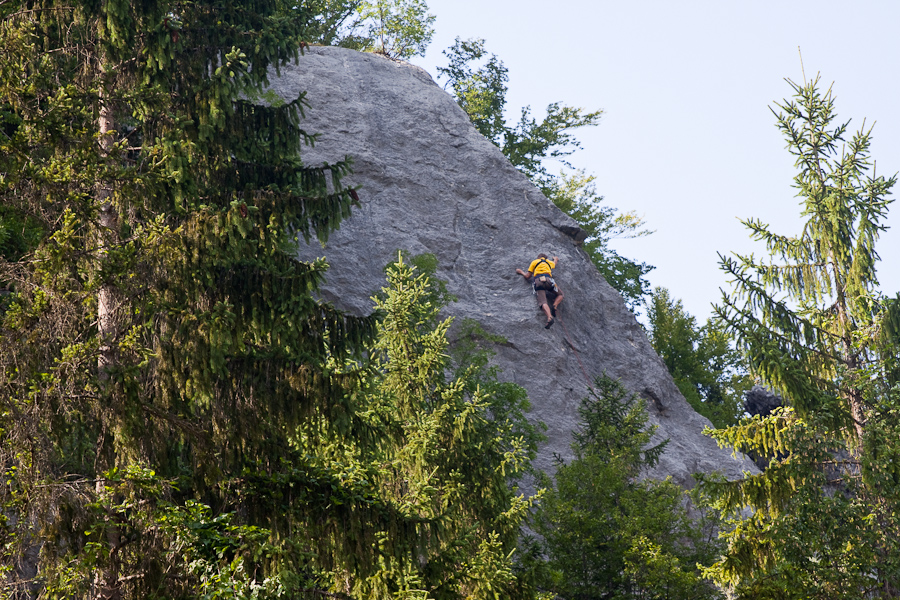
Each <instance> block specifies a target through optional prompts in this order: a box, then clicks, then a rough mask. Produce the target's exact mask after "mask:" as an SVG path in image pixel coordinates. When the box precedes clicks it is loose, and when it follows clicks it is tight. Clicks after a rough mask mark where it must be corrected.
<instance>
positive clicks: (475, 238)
mask: <svg viewBox="0 0 900 600" xmlns="http://www.w3.org/2000/svg"><path fill="white" fill-rule="evenodd" d="M271 90H272V91H274V92H275V93H277V94H278V95H280V96H281V97H282V98H284V99H286V100H293V99H294V98H296V97H297V95H298V94H299V93H300V92H303V91H305V92H307V94H308V95H307V100H308V103H309V107H308V108H307V110H306V116H307V118H306V120H305V121H304V123H303V128H304V129H305V130H306V131H309V132H316V133H318V134H319V138H318V140H317V142H316V143H315V146H314V147H312V148H309V149H307V150H305V152H304V161H305V162H307V163H308V164H317V163H322V162H335V161H337V160H340V159H342V158H344V157H345V156H347V155H349V156H352V157H353V160H354V172H353V174H352V175H350V176H348V177H347V178H346V179H345V182H346V183H347V184H348V185H354V186H361V187H360V190H359V196H360V207H359V208H356V209H355V210H354V212H353V215H352V216H351V217H350V218H349V219H347V220H346V221H344V223H343V224H342V225H341V228H340V230H339V231H337V232H335V233H334V234H332V235H331V236H330V237H329V239H328V242H327V244H325V245H321V244H318V243H312V244H310V245H308V246H305V247H303V248H301V249H300V255H301V258H303V259H306V260H308V259H312V258H315V257H318V256H325V257H326V258H327V260H328V262H329V264H330V269H329V271H328V275H327V283H326V284H325V286H324V288H323V289H322V292H321V293H322V296H323V297H324V299H326V300H328V301H330V302H332V303H333V304H334V305H335V306H337V307H338V308H341V309H343V310H345V311H349V312H351V313H354V314H359V315H362V314H368V313H370V312H371V310H372V300H371V296H372V295H373V293H375V292H376V291H377V290H379V289H380V288H381V287H382V286H383V285H384V273H383V268H384V266H385V265H386V264H387V263H389V262H390V261H392V260H394V259H396V257H397V251H398V249H402V250H406V251H409V252H410V253H412V254H420V253H431V254H434V255H435V256H436V257H437V259H438V261H439V267H438V273H437V275H438V276H439V277H441V278H442V279H445V280H446V281H447V282H448V288H449V291H450V292H452V293H453V294H455V295H456V296H457V297H458V298H459V300H458V302H455V303H452V304H451V305H450V306H448V307H447V309H446V313H447V314H448V315H452V316H454V317H457V318H472V319H475V320H477V321H478V322H479V323H480V324H481V325H482V326H483V327H484V328H485V329H486V330H487V331H488V332H490V333H492V334H498V335H500V336H503V338H505V340H506V342H504V343H500V344H497V345H496V347H495V350H496V352H497V355H496V357H495V361H496V364H497V365H498V366H499V367H500V368H501V369H502V377H503V378H504V379H506V380H509V381H513V382H515V383H517V384H519V385H521V386H523V387H524V388H525V389H526V390H528V394H529V397H530V399H531V404H532V409H531V412H530V414H529V417H530V418H532V419H534V420H538V421H543V422H544V423H546V425H547V432H546V433H547V436H548V441H547V442H546V444H545V445H544V446H543V447H542V449H541V451H540V455H539V457H538V459H537V466H538V467H539V468H541V469H543V470H545V471H548V472H550V471H552V469H553V465H554V455H559V456H562V457H563V458H567V457H571V456H572V451H571V448H570V444H571V440H572V437H571V433H572V431H573V429H574V428H575V427H576V426H577V423H578V414H577V408H578V406H579V403H580V401H581V399H582V398H583V397H584V396H585V395H586V392H587V387H588V384H589V382H590V380H591V379H592V378H593V377H594V376H597V375H601V374H603V373H606V374H607V375H610V376H612V377H614V378H617V379H619V380H621V381H622V383H623V384H624V385H625V387H626V388H628V389H629V390H631V391H632V392H634V393H635V394H638V395H639V396H641V397H643V398H645V399H646V401H647V405H648V407H649V412H650V418H651V422H652V423H653V424H655V425H658V426H659V428H658V430H657V434H656V437H657V439H663V438H668V439H669V440H670V441H669V444H668V446H667V448H666V451H665V453H664V455H663V457H662V460H661V461H660V463H659V465H658V466H657V467H656V469H655V470H654V471H653V472H652V473H651V476H653V477H658V478H662V477H666V476H671V477H672V478H673V479H674V480H675V481H676V482H677V483H679V484H681V485H683V486H685V487H690V486H691V485H692V482H693V480H692V478H691V475H692V474H693V473H695V472H698V471H699V472H705V473H709V472H713V471H719V472H721V473H723V474H724V475H725V476H726V477H728V478H731V479H733V478H737V477H739V476H740V475H741V473H742V471H751V472H756V469H755V466H754V465H753V463H752V462H751V461H749V460H748V459H746V458H745V457H743V456H739V457H734V456H732V454H731V452H730V451H729V450H723V449H720V448H719V447H718V446H717V445H716V443H715V442H714V441H713V440H711V439H710V438H709V437H707V436H705V435H703V433H702V432H703V429H704V428H705V427H707V426H709V424H710V423H709V421H708V420H707V419H705V418H704V417H702V416H700V415H698V414H697V413H696V412H695V411H694V410H692V409H691V407H690V406H689V405H688V404H687V402H686V401H685V400H684V398H683V397H682V395H681V394H680V393H679V391H678V388H677V387H676V386H675V384H674V382H673V381H672V378H671V377H670V375H669V373H668V371H667V370H666V368H665V366H664V365H663V362H662V360H660V358H659V357H658V356H657V355H656V353H655V352H654V350H653V348H652V347H651V346H650V343H649V342H648V340H647V337H646V335H645V334H644V330H643V328H642V327H641V325H640V324H639V323H638V322H637V321H636V320H635V318H634V316H633V315H632V313H631V312H630V311H629V310H628V309H627V308H626V307H625V304H624V303H623V301H622V298H621V296H620V295H619V294H618V292H616V291H615V290H614V289H613V288H612V287H610V286H609V284H607V282H606V281H605V280H604V279H603V277H602V276H601V275H600V273H599V272H598V271H597V270H596V268H595V267H594V266H593V264H592V263H591V261H590V259H589V258H588V256H587V255H586V253H585V252H584V251H583V250H582V248H581V242H582V241H583V240H584V235H585V234H584V232H583V231H582V230H581V229H580V228H579V227H578V225H577V223H575V222H574V221H573V220H572V219H570V218H569V217H568V216H567V215H565V214H564V213H563V212H561V211H560V210H559V209H557V208H556V206H554V205H553V203H552V202H550V201H549V200H548V199H547V198H546V197H545V196H544V195H543V194H541V192H540V191H539V190H538V189H536V188H535V187H534V186H533V185H532V184H531V182H530V181H529V180H528V178H527V177H525V176H524V175H523V174H521V173H520V172H519V171H517V170H516V169H515V168H514V167H513V166H512V165H511V164H510V163H509V162H508V161H507V160H506V157H504V156H503V154H502V153H501V152H500V150H499V149H498V148H497V147H496V146H494V145H493V144H492V143H491V142H489V141H488V140H487V139H485V138H484V137H483V136H482V135H481V134H479V133H478V132H477V131H476V130H475V128H474V127H473V125H472V124H471V122H470V121H469V118H468V116H467V115H466V114H465V113H464V112H463V111H462V109H460V107H459V106H458V105H457V104H456V102H455V101H454V100H453V98H452V97H451V96H450V95H448V94H447V93H446V92H445V91H444V90H443V89H441V88H440V87H439V86H438V85H437V84H435V83H434V81H433V80H432V78H431V77H430V76H429V75H428V73H426V72H425V71H424V70H422V69H420V68H418V67H416V66H413V65H410V64H407V63H402V62H396V61H392V60H389V59H387V58H385V57H383V56H380V55H376V54H364V53H359V52H355V51H352V50H347V49H343V48H334V47H313V48H310V49H309V50H308V51H307V53H306V55H305V56H303V57H301V58H300V60H299V62H298V63H297V64H291V65H288V66H285V67H283V68H282V69H281V73H280V76H276V75H275V74H274V73H273V74H272V79H271ZM539 252H545V253H547V254H549V255H550V256H553V255H557V256H559V258H560V264H559V267H558V268H557V269H556V270H555V272H554V275H555V276H556V280H557V282H558V283H559V285H560V287H561V289H562V290H563V292H564V293H565V301H564V302H563V304H562V306H561V307H560V311H559V317H560V319H559V320H560V322H559V323H557V324H556V325H555V326H553V327H552V328H550V329H544V322H545V319H544V317H543V316H542V314H541V313H540V311H539V310H538V308H537V306H536V303H535V300H534V297H533V296H532V291H531V286H530V285H529V284H528V283H526V282H525V281H524V280H523V279H522V278H521V277H520V276H518V275H516V273H515V269H516V268H517V267H519V268H523V269H525V268H527V267H528V265H529V263H530V261H531V260H533V259H534V258H536V256H537V254H538V253H539Z"/></svg>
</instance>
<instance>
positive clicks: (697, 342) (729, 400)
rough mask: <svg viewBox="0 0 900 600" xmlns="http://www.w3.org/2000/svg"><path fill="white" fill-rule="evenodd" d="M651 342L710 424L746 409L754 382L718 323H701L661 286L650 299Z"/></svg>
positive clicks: (727, 421) (731, 420)
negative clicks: (745, 396) (698, 325)
mask: <svg viewBox="0 0 900 600" xmlns="http://www.w3.org/2000/svg"><path fill="white" fill-rule="evenodd" d="M647 318H648V320H649V322H650V332H649V334H650V335H649V337H650V344H651V345H652V346H653V349H654V350H656V353H657V354H659V356H660V358H662V359H663V362H664V363H665V364H666V368H667V369H668V370H669V373H670V374H671V375H672V378H673V379H674V380H675V385H677V386H678V389H679V390H681V393H682V394H683V395H684V397H685V399H686V400H687V401H688V403H690V405H691V406H692V407H693V408H694V410H696V411H697V412H698V413H700V414H701V415H703V416H704V417H706V418H708V419H709V420H710V421H712V424H713V426H714V427H727V426H730V425H735V424H737V422H738V421H739V420H740V418H741V417H742V416H743V414H744V407H743V397H744V393H745V392H747V391H748V390H749V389H750V388H751V387H752V385H753V383H752V379H751V378H750V376H749V375H748V374H747V370H746V367H745V364H744V359H743V357H742V356H741V354H740V353H739V352H738V351H737V349H736V348H735V347H734V344H733V341H732V338H731V336H730V335H729V334H728V332H727V331H726V330H725V327H724V326H723V325H722V323H721V322H719V321H717V320H716V319H709V320H707V322H706V325H704V326H703V327H699V328H698V327H697V322H696V320H695V319H694V317H692V316H691V315H690V314H688V313H687V311H685V310H684V306H683V305H682V304H681V300H673V299H672V298H671V297H670V296H669V291H668V290H667V289H665V288H656V289H655V290H654V292H653V296H652V298H651V299H650V302H649V303H648V309H647Z"/></svg>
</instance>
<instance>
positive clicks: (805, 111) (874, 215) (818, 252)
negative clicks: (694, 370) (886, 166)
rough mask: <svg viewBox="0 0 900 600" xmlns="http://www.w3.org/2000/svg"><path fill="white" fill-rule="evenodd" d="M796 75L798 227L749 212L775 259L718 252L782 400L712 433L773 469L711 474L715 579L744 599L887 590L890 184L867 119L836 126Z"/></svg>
mask: <svg viewBox="0 0 900 600" xmlns="http://www.w3.org/2000/svg"><path fill="white" fill-rule="evenodd" d="M789 83H790V85H791V87H792V89H793V92H794V96H793V98H792V99H790V100H787V101H785V102H783V103H781V104H779V105H777V107H778V110H777V112H776V111H774V110H773V112H775V114H776V117H777V119H778V127H779V129H780V130H781V131H782V133H783V134H784V136H785V138H786V140H787V145H788V149H789V151H790V152H791V154H792V155H793V156H794V157H795V158H796V167H797V169H798V174H797V175H796V177H795V178H794V187H795V189H796V190H797V193H798V196H799V197H800V199H801V203H802V209H803V210H802V214H803V217H804V218H805V222H804V225H803V229H802V231H801V232H800V234H798V235H796V236H785V235H778V234H775V233H773V232H772V231H770V229H769V228H768V227H767V226H766V225H765V224H763V223H761V222H760V221H758V220H755V219H750V220H747V221H745V225H746V226H747V227H748V228H749V229H750V231H751V233H752V236H753V237H754V238H755V239H757V240H760V241H763V242H765V243H766V247H767V249H768V252H769V255H770V260H759V259H757V258H755V257H753V256H749V257H747V256H737V257H735V258H731V257H728V258H725V257H723V258H722V268H723V269H724V270H725V271H726V272H727V273H728V274H729V275H730V276H731V277H732V278H733V284H734V289H733V291H732V293H731V294H730V295H726V296H725V297H724V298H723V303H722V305H721V306H720V307H718V308H717V312H718V313H719V315H720V316H721V318H722V319H724V320H725V321H726V322H727V323H728V327H729V329H730V331H731V332H733V333H734V335H735V336H736V337H737V339H738V340H739V342H740V344H741V346H742V348H743V350H744V351H745V352H746V356H747V358H748V360H749V364H750V369H751V371H752V372H753V373H754V374H755V375H756V376H758V377H760V378H761V379H762V381H763V383H764V384H766V385H768V386H770V387H771V388H773V389H774V390H775V391H777V392H778V393H779V394H781V395H782V396H783V397H784V399H785V401H786V402H787V404H788V406H787V407H785V408H782V409H779V410H776V411H775V412H773V413H772V414H771V415H769V416H767V417H759V416H756V417H754V418H752V419H749V420H747V421H744V422H742V423H741V424H739V425H737V426H735V427H732V428H729V429H726V430H719V431H715V432H713V436H714V437H715V438H716V439H717V440H718V441H719V442H720V444H723V445H728V446H731V447H733V448H735V449H736V450H738V451H750V452H754V453H756V454H757V455H761V456H765V457H766V458H767V460H768V461H769V462H768V466H767V468H766V469H765V470H764V472H763V473H762V474H759V475H755V476H748V477H746V478H745V479H743V480H740V481H736V482H730V483H728V482H713V481H707V483H706V486H705V488H706V493H708V494H709V497H710V499H711V501H712V502H713V504H714V505H715V506H716V507H717V508H719V509H720V510H722V511H723V513H725V514H728V515H730V516H731V518H732V521H731V524H730V527H729V528H728V529H727V530H726V533H725V539H726V540H727V543H728V547H727V551H726V553H725V554H724V556H723V558H722V559H721V560H720V561H719V562H718V563H717V564H716V565H714V567H713V568H712V569H710V570H709V574H710V575H711V576H713V577H714V578H715V579H716V580H717V581H718V582H719V583H720V584H722V585H726V586H728V587H729V588H731V590H732V592H733V593H734V595H735V596H736V597H739V598H823V599H824V598H830V599H834V598H860V597H879V598H880V597H896V596H897V595H898V593H900V591H898V590H900V587H898V586H900V569H898V564H900V563H898V560H897V558H898V557H900V538H898V536H897V531H898V530H900V523H898V522H897V515H898V514H900V512H898V508H900V504H898V501H900V485H898V482H900V477H898V475H900V472H898V467H897V466H896V457H897V456H898V454H897V452H898V449H900V448H898V443H897V439H898V438H897V436H896V433H897V431H896V414H897V407H898V406H900V405H898V402H900V395H898V392H897V388H896V386H894V385H893V384H892V383H891V370H892V365H894V364H895V363H894V359H893V355H894V354H895V353H896V346H895V344H894V340H893V339H892V337H893V336H891V335H890V333H889V332H890V327H889V325H890V324H891V323H892V322H893V321H892V316H893V314H894V313H893V311H892V310H891V305H892V303H891V302H889V301H887V300H886V299H884V298H882V297H881V296H880V295H879V292H878V290H877V285H878V281H877V278H876V265H877V262H878V259H879V257H878V254H877V253H876V251H875V242H876V241H877V239H878V236H879V233H880V232H881V231H882V230H884V228H885V226H884V225H883V224H882V222H883V220H884V219H885V217H886V215H887V208H888V205H889V203H890V202H891V199H890V198H889V194H890V191H891V188H892V187H893V185H894V183H895V182H896V177H895V176H894V177H889V178H885V177H883V176H877V175H876V173H875V168H874V161H873V160H872V159H871V156H870V153H869V149H870V145H871V128H868V129H867V128H866V127H865V125H863V127H862V128H861V129H860V130H859V131H858V132H857V133H855V134H853V135H852V136H850V135H849V134H848V133H847V132H848V124H847V123H839V122H837V121H836V118H837V117H836V115H835V109H834V97H833V95H832V91H831V89H828V90H825V91H823V90H822V89H821V86H820V84H819V80H818V79H815V80H813V81H810V82H808V83H805V84H803V85H799V84H795V83H792V82H789Z"/></svg>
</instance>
